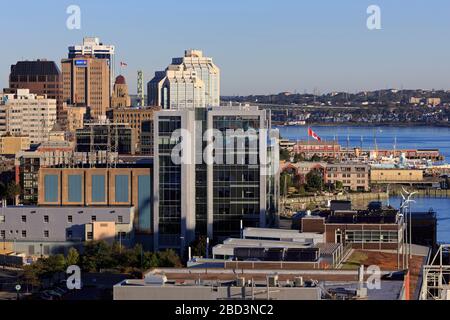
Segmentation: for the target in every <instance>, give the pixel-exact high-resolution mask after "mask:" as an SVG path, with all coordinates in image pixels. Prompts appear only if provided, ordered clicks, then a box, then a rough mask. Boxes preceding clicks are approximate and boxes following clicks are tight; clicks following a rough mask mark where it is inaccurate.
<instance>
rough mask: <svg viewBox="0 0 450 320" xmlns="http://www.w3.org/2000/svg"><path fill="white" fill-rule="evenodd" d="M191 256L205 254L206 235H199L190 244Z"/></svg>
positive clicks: (202, 255)
mask: <svg viewBox="0 0 450 320" xmlns="http://www.w3.org/2000/svg"><path fill="white" fill-rule="evenodd" d="M190 247H191V250H192V256H196V257H205V256H206V237H205V236H200V237H198V238H197V239H195V241H193V242H192V243H191V244H190Z"/></svg>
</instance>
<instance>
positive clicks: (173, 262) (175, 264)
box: [157, 249, 183, 268]
mask: <svg viewBox="0 0 450 320" xmlns="http://www.w3.org/2000/svg"><path fill="white" fill-rule="evenodd" d="M157 255H158V260H159V267H165V268H180V267H182V266H183V264H182V263H181V259H180V256H179V255H178V254H177V253H176V252H175V251H174V250H172V249H169V250H165V251H160V252H158V253H157Z"/></svg>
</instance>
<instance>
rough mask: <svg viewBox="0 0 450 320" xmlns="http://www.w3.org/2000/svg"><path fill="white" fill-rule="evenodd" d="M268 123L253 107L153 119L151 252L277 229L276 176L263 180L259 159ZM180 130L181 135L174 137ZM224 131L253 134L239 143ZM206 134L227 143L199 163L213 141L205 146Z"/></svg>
mask: <svg viewBox="0 0 450 320" xmlns="http://www.w3.org/2000/svg"><path fill="white" fill-rule="evenodd" d="M269 118H270V116H269V115H268V114H267V112H266V111H265V110H259V109H258V108H257V107H212V108H190V109H183V110H161V111H158V112H156V113H155V118H154V141H155V143H154V170H155V171H154V194H155V197H154V212H155V216H154V225H153V228H154V245H155V249H163V248H179V249H180V250H181V251H183V250H184V248H185V247H186V246H187V245H189V244H190V243H191V242H192V241H193V240H195V239H196V238H198V237H199V236H208V237H209V238H210V239H212V240H214V241H220V240H223V239H224V238H227V237H239V235H240V231H241V225H242V226H244V227H266V226H272V225H276V224H277V222H278V219H277V216H276V214H277V203H278V196H277V195H278V179H277V176H276V174H277V173H275V174H274V175H270V174H267V169H268V164H267V162H263V161H261V159H268V158H270V156H271V147H270V146H268V144H267V136H266V135H264V133H265V129H269V128H270V119H269ZM178 130H184V131H183V132H179V134H180V135H179V136H177V133H176V132H177V131H178ZM230 130H234V131H236V130H237V131H236V132H239V134H241V133H240V131H239V130H243V133H242V134H244V135H245V134H246V133H249V132H253V133H254V135H251V136H249V137H245V136H244V138H243V140H239V138H242V136H240V135H239V134H237V136H233V135H231V136H228V134H230ZM208 132H216V133H217V132H218V133H220V134H222V135H223V136H225V137H226V138H224V139H223V140H222V142H223V144H219V145H218V148H217V149H216V147H217V146H216V147H215V150H214V154H215V157H217V158H216V159H217V160H215V161H214V162H208V161H206V159H205V158H204V150H206V147H207V144H208V141H209V142H210V141H212V138H211V140H209V139H210V138H208V139H207V140H206V141H205V135H206V137H208ZM189 138H190V139H189ZM252 139H253V140H252ZM180 141H182V142H180ZM214 141H220V140H214ZM239 141H241V142H239ZM250 141H252V143H251V142H250ZM241 143H242V144H241ZM180 144H181V145H182V146H183V149H182V151H181V153H180V154H181V155H182V157H183V159H182V160H181V161H179V162H177V161H174V158H173V155H174V150H177V149H176V148H177V146H180ZM221 148H222V149H221ZM224 148H226V151H224V150H223V149H224ZM216 150H217V151H216ZM219 150H222V153H220V152H219ZM177 152H178V151H177ZM177 152H176V153H177ZM220 159H221V160H220ZM271 165H274V162H271V163H270V164H269V166H271Z"/></svg>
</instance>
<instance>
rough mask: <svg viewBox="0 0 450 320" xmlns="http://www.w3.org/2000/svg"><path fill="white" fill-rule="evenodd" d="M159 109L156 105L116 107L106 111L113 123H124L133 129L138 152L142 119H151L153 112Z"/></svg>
mask: <svg viewBox="0 0 450 320" xmlns="http://www.w3.org/2000/svg"><path fill="white" fill-rule="evenodd" d="M158 110H160V108H158V107H146V108H118V109H111V110H109V111H108V117H109V119H110V120H111V122H113V123H121V124H125V125H127V126H129V127H131V128H132V130H133V137H134V138H133V141H134V142H135V144H136V145H135V149H136V150H137V151H138V152H139V153H140V150H141V143H140V142H141V132H142V123H143V122H144V121H152V120H153V113H154V112H155V111H158Z"/></svg>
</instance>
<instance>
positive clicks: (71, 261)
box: [66, 247, 80, 266]
mask: <svg viewBox="0 0 450 320" xmlns="http://www.w3.org/2000/svg"><path fill="white" fill-rule="evenodd" d="M79 260H80V254H79V253H78V250H77V249H75V248H73V247H72V248H70V249H69V251H68V252H67V258H66V264H67V266H72V265H77V264H78V262H79Z"/></svg>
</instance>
